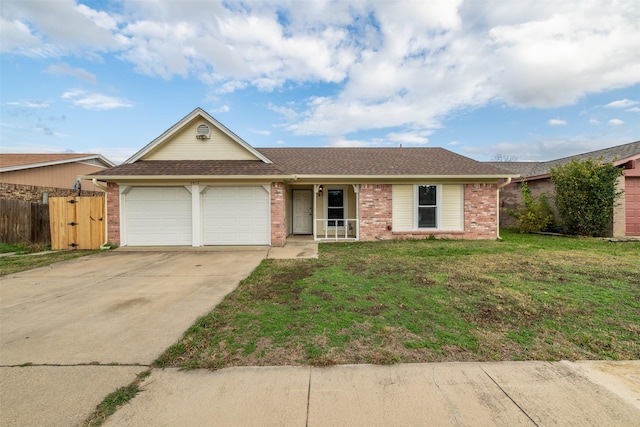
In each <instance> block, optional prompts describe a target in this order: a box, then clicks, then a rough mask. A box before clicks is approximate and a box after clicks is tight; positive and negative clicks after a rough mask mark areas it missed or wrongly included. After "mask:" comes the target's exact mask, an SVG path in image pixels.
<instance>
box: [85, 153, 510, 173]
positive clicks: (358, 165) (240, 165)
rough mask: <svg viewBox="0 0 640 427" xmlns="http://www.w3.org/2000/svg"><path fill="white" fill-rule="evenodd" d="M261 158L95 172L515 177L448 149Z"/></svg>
mask: <svg viewBox="0 0 640 427" xmlns="http://www.w3.org/2000/svg"><path fill="white" fill-rule="evenodd" d="M257 150H258V151H259V152H260V153H261V154H262V155H264V156H266V157H267V158H269V160H271V161H272V162H273V163H264V162H262V161H260V160H140V161H137V162H134V163H130V164H121V165H119V166H116V167H113V168H111V169H107V170H104V171H99V172H95V173H93V174H91V176H96V177H100V176H103V177H117V176H118V177H119V176H147V177H152V176H190V177H196V176H198V177H203V176H215V175H219V176H228V177H231V176H286V175H290V176H293V175H300V176H304V175H313V176H354V177H357V176H390V177H391V176H394V177H402V176H424V177H427V176H433V177H435V176H438V177H442V176H453V177H456V176H460V177H462V176H464V177H467V176H477V177H489V176H490V177H506V176H508V175H514V174H513V173H510V172H508V171H506V170H504V169H500V168H498V167H495V166H491V165H489V164H486V163H482V162H478V161H475V160H472V159H470V158H468V157H464V156H461V155H459V154H455V153H452V152H451V151H448V150H445V149H443V148H261V149H257Z"/></svg>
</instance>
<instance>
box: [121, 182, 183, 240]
mask: <svg viewBox="0 0 640 427" xmlns="http://www.w3.org/2000/svg"><path fill="white" fill-rule="evenodd" d="M125 218H126V229H127V231H126V233H127V244H128V245H130V246H185V245H189V246H190V245H191V243H192V225H191V221H192V218H191V193H190V192H189V191H187V189H186V188H184V187H134V188H132V189H131V191H129V193H128V194H126V195H125Z"/></svg>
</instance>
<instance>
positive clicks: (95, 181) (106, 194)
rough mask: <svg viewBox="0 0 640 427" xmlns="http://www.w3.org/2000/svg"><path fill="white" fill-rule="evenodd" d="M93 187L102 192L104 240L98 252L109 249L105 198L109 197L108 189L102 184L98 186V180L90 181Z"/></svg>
mask: <svg viewBox="0 0 640 427" xmlns="http://www.w3.org/2000/svg"><path fill="white" fill-rule="evenodd" d="M91 182H93V185H95V186H96V187H98V188H99V189H101V190H103V191H104V216H103V218H104V238H105V239H106V240H105V241H104V243H103V244H101V245H100V250H105V249H110V247H109V217H108V216H107V212H108V208H107V196H108V195H109V189H108V188H107V187H105V186H104V185H102V184H98V179H97V178H93V179H92V180H91Z"/></svg>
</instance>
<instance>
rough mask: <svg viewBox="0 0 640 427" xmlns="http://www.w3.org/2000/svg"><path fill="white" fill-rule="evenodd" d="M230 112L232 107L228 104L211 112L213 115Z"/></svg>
mask: <svg viewBox="0 0 640 427" xmlns="http://www.w3.org/2000/svg"><path fill="white" fill-rule="evenodd" d="M229 111H231V107H229V106H228V105H226V104H225V105H222V106H220V107H218V108H214V109H213V110H211V112H212V113H228V112H229Z"/></svg>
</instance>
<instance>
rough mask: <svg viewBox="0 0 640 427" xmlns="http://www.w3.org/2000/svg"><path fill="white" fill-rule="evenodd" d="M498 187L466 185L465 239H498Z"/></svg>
mask: <svg viewBox="0 0 640 427" xmlns="http://www.w3.org/2000/svg"><path fill="white" fill-rule="evenodd" d="M497 190H498V186H497V185H496V184H466V185H465V186H464V238H465V239H496V238H497V237H498V193H497Z"/></svg>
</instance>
